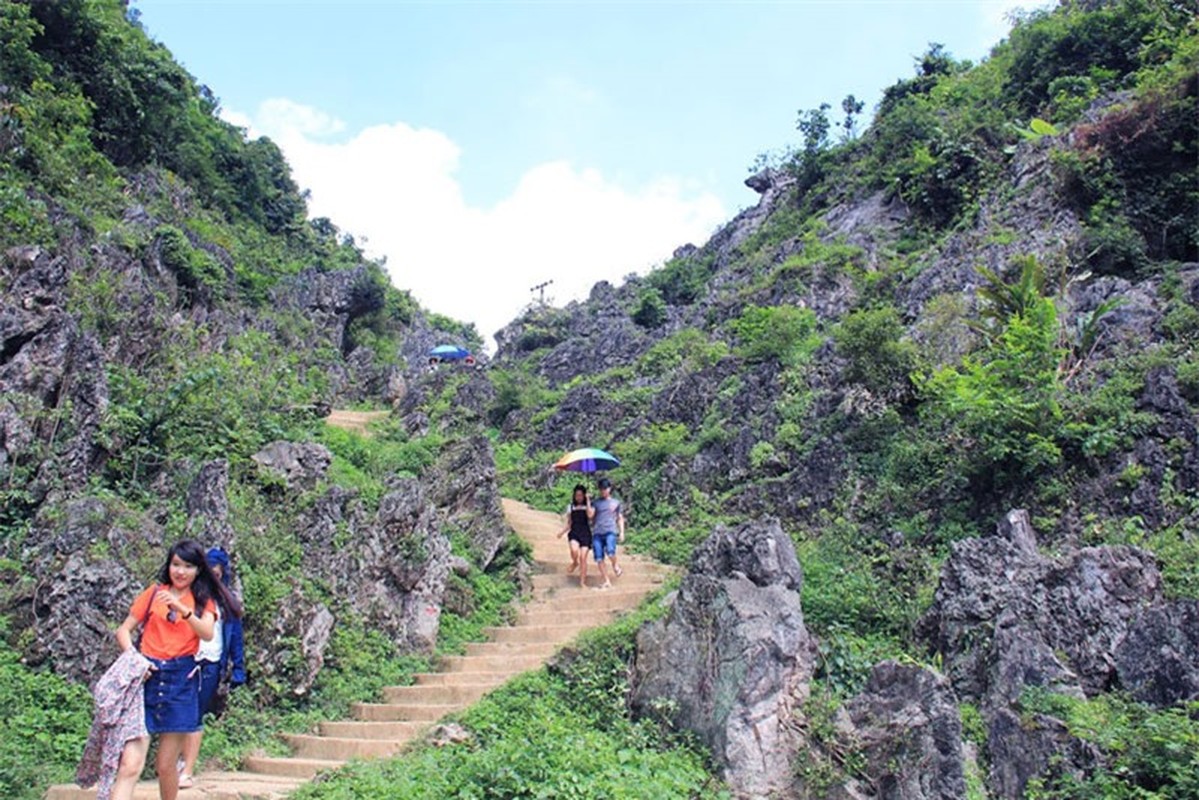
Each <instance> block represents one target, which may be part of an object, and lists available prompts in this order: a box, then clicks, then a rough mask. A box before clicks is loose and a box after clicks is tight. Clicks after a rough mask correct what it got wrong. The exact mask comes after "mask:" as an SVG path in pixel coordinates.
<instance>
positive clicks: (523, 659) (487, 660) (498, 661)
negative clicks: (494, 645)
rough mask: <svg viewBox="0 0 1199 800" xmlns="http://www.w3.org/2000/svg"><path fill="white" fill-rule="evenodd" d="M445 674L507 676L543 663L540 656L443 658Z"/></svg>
mask: <svg viewBox="0 0 1199 800" xmlns="http://www.w3.org/2000/svg"><path fill="white" fill-rule="evenodd" d="M441 662H442V665H443V666H444V667H445V671H446V672H499V671H501V670H507V671H508V674H509V675H515V674H516V673H518V672H525V671H526V670H531V669H537V668H538V667H540V666H541V665H542V664H543V663H544V662H545V658H543V657H542V656H444V657H443V658H442V659H441Z"/></svg>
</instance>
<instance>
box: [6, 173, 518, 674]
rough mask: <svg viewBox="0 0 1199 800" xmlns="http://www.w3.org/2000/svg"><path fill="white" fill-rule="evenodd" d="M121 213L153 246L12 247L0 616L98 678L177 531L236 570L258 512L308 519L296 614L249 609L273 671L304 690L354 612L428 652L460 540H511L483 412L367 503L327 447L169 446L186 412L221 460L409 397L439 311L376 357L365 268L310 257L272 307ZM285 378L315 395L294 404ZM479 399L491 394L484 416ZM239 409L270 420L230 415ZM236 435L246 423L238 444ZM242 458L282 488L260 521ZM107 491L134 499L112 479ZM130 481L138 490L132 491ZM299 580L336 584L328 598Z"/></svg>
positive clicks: (220, 257)
mask: <svg viewBox="0 0 1199 800" xmlns="http://www.w3.org/2000/svg"><path fill="white" fill-rule="evenodd" d="M144 183H145V181H143V182H141V183H139V182H137V181H136V180H134V184H135V185H137V186H139V187H140V189H145V186H144V185H143V184H144ZM190 202H192V201H191V200H189V199H187V198H182V199H180V203H182V204H184V205H186V204H188V203H190ZM122 224H124V225H126V226H127V230H126V231H125V235H126V236H127V237H130V238H137V237H141V238H143V239H144V240H145V246H143V247H140V248H134V247H130V246H128V245H125V244H122V243H120V242H116V241H114V240H106V241H104V242H94V241H91V240H89V239H88V237H87V235H86V234H84V233H83V232H82V231H80V232H79V233H78V235H77V237H76V239H74V240H67V241H65V242H64V243H63V244H62V246H61V247H60V248H58V249H57V250H55V251H53V252H51V251H48V250H45V249H42V248H39V247H33V246H29V247H15V248H11V249H10V250H9V251H8V252H6V253H4V254H3V256H2V257H0V288H2V293H0V398H2V400H0V475H3V480H2V483H3V486H4V488H3V489H2V490H0V492H2V493H3V510H2V511H0V523H3V524H4V526H5V528H4V530H5V535H4V536H3V537H2V538H0V554H2V555H3V556H4V558H5V559H7V560H6V564H7V565H8V566H6V567H4V574H5V575H6V576H7V577H8V578H10V579H11V580H10V581H9V585H8V588H7V589H6V590H5V591H4V592H2V593H0V606H2V607H0V611H3V613H5V614H7V615H9V616H10V617H12V618H14V619H15V620H17V627H18V628H21V629H28V630H29V631H30V637H29V639H28V642H27V646H26V655H27V659H28V662H29V663H31V664H48V665H50V666H52V667H53V668H54V669H55V670H57V671H59V672H60V673H62V674H64V675H67V676H69V677H71V678H74V679H78V680H81V681H89V682H90V681H91V680H93V679H94V678H96V677H97V676H98V675H99V674H100V672H101V671H102V670H103V668H104V667H105V666H106V665H107V664H108V663H110V662H111V658H112V655H113V643H112V641H111V640H112V636H111V630H110V625H111V622H112V620H116V619H120V618H122V617H123V615H124V612H125V610H126V609H127V608H128V604H129V602H130V601H131V600H132V598H133V596H134V595H135V593H136V592H137V591H139V590H140V589H141V588H142V587H144V586H145V585H146V584H147V583H148V582H149V581H150V580H151V577H152V575H154V574H155V573H156V572H157V570H158V568H159V567H160V566H161V564H160V562H159V559H160V558H161V557H162V553H163V552H165V547H166V546H167V545H169V544H170V543H171V542H172V541H174V540H175V539H177V538H179V537H180V536H183V535H190V536H193V537H195V538H198V539H199V540H200V541H201V542H203V543H204V544H205V545H215V544H220V545H223V546H225V547H226V548H228V549H230V551H231V552H232V553H233V554H234V560H235V565H236V563H237V559H238V556H239V550H240V547H241V545H242V544H243V543H242V542H239V541H238V536H237V534H236V532H235V531H236V530H237V529H238V528H239V527H240V529H241V530H243V531H245V530H246V529H247V528H249V527H250V526H251V525H259V526H261V527H262V529H261V530H259V531H256V532H255V535H257V536H270V535H272V534H271V530H273V528H274V526H277V525H279V524H280V521H281V520H287V522H286V523H285V524H286V525H287V526H291V525H294V531H292V534H293V535H294V541H295V542H298V543H300V545H301V546H300V548H299V550H298V551H297V552H300V553H302V554H303V555H302V559H301V563H297V564H295V565H291V566H290V567H288V568H286V569H289V570H290V574H291V575H292V578H293V579H295V580H296V583H295V585H294V586H292V587H290V589H288V590H287V591H283V595H284V598H283V599H281V601H280V602H281V605H280V608H279V609H277V610H276V611H271V610H269V609H255V610H254V613H253V614H252V616H251V623H250V625H249V627H248V630H247V633H248V635H249V637H250V639H251V641H252V646H253V648H254V651H255V654H256V656H255V660H256V662H257V664H258V666H257V669H258V670H259V673H260V677H269V678H272V679H277V680H278V684H277V685H280V686H287V687H288V688H289V691H292V692H295V693H296V694H303V693H305V692H306V691H307V690H308V689H309V688H311V686H312V684H313V681H314V680H315V679H316V676H317V675H318V673H319V671H320V669H321V666H322V663H323V659H324V654H325V652H326V651H327V648H328V646H329V642H330V638H331V635H332V632H333V630H334V627H335V626H336V624H337V623H338V621H339V618H342V617H345V616H346V615H350V616H352V617H353V618H354V619H355V620H357V621H358V622H365V623H367V624H369V625H371V626H372V627H373V628H374V629H376V630H380V631H384V632H386V634H388V635H390V636H391V637H392V638H393V640H394V641H395V642H397V643H398V645H399V647H400V648H401V649H403V650H406V651H410V652H428V651H429V650H431V648H432V647H433V645H434V643H435V641H436V635H437V630H438V621H439V617H440V611H441V606H442V602H443V599H444V596H445V592H446V582H447V576H448V574H449V569H450V567H449V565H450V561H451V558H450V544H449V538H448V536H449V534H450V532H451V531H461V532H464V533H465V534H466V535H467V537H468V538H469V540H470V542H471V544H472V553H471V558H472V560H473V564H474V566H475V567H476V568H480V569H482V568H486V567H487V566H488V565H489V564H490V563H491V562H492V560H493V559H494V558H495V557H496V554H497V553H498V552H499V550H500V548H501V546H502V544H503V542H504V540H505V538H506V527H505V525H504V523H503V517H502V514H501V512H500V507H499V499H498V493H497V490H496V486H495V472H494V467H493V466H492V456H491V451H490V445H489V444H488V443H487V441H486V439H484V438H483V437H482V436H479V435H471V434H472V433H473V432H474V431H476V430H477V425H475V424H474V423H471V427H470V430H455V431H454V432H453V435H451V436H445V437H443V439H442V440H443V441H444V442H445V445H446V446H445V449H444V452H437V453H435V454H434V455H435V458H434V461H435V462H436V463H433V464H430V465H429V466H428V474H425V475H422V478H421V480H419V481H418V480H416V479H414V478H407V479H402V478H396V479H394V480H393V481H392V482H391V483H389V484H388V485H387V486H386V489H385V492H384V493H383V496H382V499H381V500H379V501H377V502H370V503H364V502H363V501H362V499H361V498H360V497H359V495H358V492H356V491H354V490H349V489H345V488H342V487H339V486H337V485H336V483H335V482H333V481H331V480H330V476H329V467H330V464H331V461H332V458H333V456H332V454H331V453H330V451H329V450H328V449H327V448H325V447H323V446H321V445H318V444H315V443H312V442H297V441H288V440H286V439H281V440H278V441H275V442H273V443H270V444H269V445H268V446H266V447H263V448H262V449H261V450H260V451H258V452H257V453H255V452H254V451H253V450H250V451H249V452H246V453H243V454H239V458H238V460H236V462H235V463H234V465H233V467H231V465H230V459H229V458H217V459H215V460H199V459H194V458H180V457H177V456H174V455H170V454H171V453H174V452H177V450H178V449H179V446H178V439H177V438H176V437H178V436H180V435H182V436H191V435H192V433H191V432H190V431H189V430H188V426H199V428H201V429H205V432H204V433H202V434H200V436H201V437H207V438H208V440H209V444H208V445H207V447H206V448H205V447H196V448H194V449H196V450H197V451H203V450H205V449H206V450H207V452H214V451H215V452H219V451H220V449H221V447H222V446H229V447H231V448H233V447H240V448H244V447H245V446H246V444H245V442H244V441H239V440H237V438H236V437H237V436H245V435H246V432H247V431H249V432H252V433H250V437H252V436H254V435H258V434H260V433H261V432H265V431H267V430H271V431H274V432H276V435H278V432H280V431H281V430H282V429H284V428H291V429H292V430H293V431H294V432H296V433H297V434H298V435H299V437H300V438H309V437H310V436H311V431H310V430H309V431H308V432H304V431H303V429H304V427H305V426H310V425H311V424H312V420H313V418H314V417H316V416H319V415H321V414H323V413H325V410H326V409H327V408H328V407H329V406H330V405H332V404H335V403H349V402H359V401H362V400H366V399H370V400H373V401H374V402H376V403H380V404H390V403H397V404H398V403H399V402H400V401H401V400H402V399H403V398H404V396H405V395H406V394H407V391H408V387H409V386H410V385H414V386H418V387H419V386H421V385H422V381H423V380H425V379H426V378H429V377H430V376H427V375H426V374H425V370H426V364H425V358H424V357H423V353H424V351H425V350H426V349H427V346H428V343H429V342H431V341H433V340H434V339H435V337H436V336H437V335H438V334H436V333H435V332H434V331H432V329H430V328H429V326H428V325H427V323H426V322H425V319H424V315H423V312H422V311H420V310H419V309H415V310H413V311H412V313H413V315H414V318H413V321H412V324H411V326H410V330H411V336H410V337H408V338H406V339H405V338H404V337H399V339H398V340H397V341H400V342H401V344H400V345H399V349H400V350H401V351H402V352H401V354H400V357H399V358H397V359H387V360H386V363H380V360H379V358H378V356H377V354H376V352H375V350H373V349H371V348H368V347H365V346H362V345H359V344H355V335H354V331H355V330H356V328H355V326H356V325H360V324H361V321H362V320H363V319H364V318H365V317H369V316H371V315H377V314H378V313H379V312H380V310H381V309H382V307H383V302H384V296H385V292H384V289H383V288H382V287H381V286H380V285H379V282H378V275H377V274H375V272H372V270H371V269H369V268H368V267H367V266H365V265H362V266H359V267H355V268H349V269H341V270H329V269H327V268H323V267H321V266H313V267H312V268H310V269H307V270H304V271H301V272H299V273H298V274H296V275H294V276H292V277H290V278H288V279H285V280H282V281H280V282H278V283H277V284H276V285H275V286H274V287H273V288H272V289H271V293H270V297H269V301H268V302H267V303H265V304H262V305H257V306H256V305H253V304H249V303H243V302H242V301H240V300H239V299H238V297H237V296H236V295H235V293H234V292H233V291H231V290H230V289H229V286H230V285H231V283H232V281H233V280H234V277H235V273H234V267H235V266H236V264H235V261H234V259H233V258H232V256H230V254H229V253H228V252H227V251H225V250H224V249H223V248H222V247H220V246H219V245H217V244H215V243H213V242H211V241H209V240H206V239H205V238H203V237H201V236H199V235H198V234H196V233H195V232H194V231H192V230H190V229H188V230H186V231H184V232H183V233H182V234H178V235H175V234H174V233H171V234H170V235H168V234H165V233H163V232H162V231H163V230H164V228H163V227H162V222H161V220H159V219H157V218H155V217H154V216H153V215H152V214H150V213H149V212H147V211H146V209H145V207H143V206H141V205H140V204H137V203H135V202H133V201H131V205H130V207H129V210H128V213H127V214H126V215H125V219H124V220H123V223H122ZM172 230H174V229H172ZM171 236H175V238H174V239H171ZM172 247H174V248H175V251H172V250H171V248H172ZM188 248H190V249H191V250H190V251H188ZM179 252H184V253H187V252H193V253H202V254H204V256H194V257H195V258H197V259H199V258H202V257H207V258H211V263H212V264H215V265H216V269H218V271H219V272H218V274H217V275H216V277H214V278H213V286H208V285H194V284H192V283H189V278H188V276H187V275H186V274H185V271H181V270H182V269H183V267H181V264H185V262H186V260H185V259H184V257H183V256H180V255H178V253H179ZM190 257H191V256H189V258H190ZM181 259H184V260H181ZM205 263H208V262H205ZM214 287H215V288H214ZM222 287H223V288H222ZM379 324H384V323H379ZM385 324H386V325H390V326H392V328H394V327H395V326H396V325H398V323H397V322H396V321H394V320H392V321H388V322H386V323H385ZM230 353H236V354H237V355H236V356H227V354H230ZM227 358H231V359H234V360H236V359H244V360H243V361H242V362H241V367H244V368H249V371H246V372H242V373H241V374H238V373H237V368H236V367H235V368H230V362H229V361H228V360H226V359H227ZM276 359H277V360H276ZM193 363H195V364H200V365H202V366H193ZM221 370H226V372H222V371H221ZM272 372H273V374H272ZM259 375H266V376H268V377H267V378H266V381H265V382H264V384H263V385H262V386H254V387H253V388H252V390H253V391H254V392H258V391H260V390H261V391H263V394H261V395H259V398H260V400H255V401H254V403H253V404H252V405H254V406H255V407H253V408H251V407H248V406H245V405H240V404H239V403H240V395H239V392H241V391H242V390H243V389H245V388H247V387H246V386H238V385H234V384H237V383H239V382H242V383H247V384H248V383H250V382H252V381H256V380H258V376H259ZM114 380H116V381H118V382H119V385H118V387H117V391H116V394H117V397H116V399H114V396H113V395H114V389H113V385H114V384H113V381H114ZM139 381H142V382H144V386H141V385H140V384H139V383H138V382H139ZM222 382H224V384H223V385H222ZM271 382H273V384H274V387H275V388H274V389H273V390H272V389H271ZM482 385H483V386H486V381H482ZM139 386H140V387H141V388H140V389H139ZM480 386H481V384H480V382H479V381H476V382H475V383H474V384H473V387H474V389H473V390H475V391H476V393H477V390H478V389H479V388H480ZM150 387H156V388H154V389H151V388H150ZM280 387H283V388H282V389H281V388H280ZM139 391H141V392H142V394H139ZM428 391H433V390H432V389H429V390H428ZM469 391H471V390H470V389H468V390H465V391H464V394H465V393H469ZM289 392H290V398H297V397H302V398H304V399H305V400H307V401H308V402H301V403H299V404H296V403H295V400H294V399H286V398H288V397H289V395H288V393H289ZM202 394H207V395H210V396H212V397H213V399H214V400H215V403H214V405H213V407H212V408H207V407H203V406H204V405H205V403H206V402H207V400H206V399H205V398H202V397H201V395H202ZM418 394H420V393H419V392H418ZM426 395H427V392H425V394H424V395H421V396H426ZM481 397H482V398H483V399H480V400H477V401H476V402H475V406H477V407H479V408H484V407H485V404H486V397H487V395H486V394H484V395H481ZM225 398H227V401H226V400H225ZM222 407H224V408H223V409H222ZM230 408H235V409H237V411H236V414H243V415H244V414H248V415H253V416H254V418H253V419H246V418H240V419H239V418H233V417H227V418H226V419H225V421H224V422H214V420H217V419H220V418H221V415H222V414H231V413H233V412H230V411H229V410H228V409H230ZM185 415H186V416H185ZM293 423H296V424H293ZM206 426H207V427H206ZM231 428H237V429H238V430H240V431H241V432H240V433H237V434H233V438H230V429H231ZM193 441H194V440H193ZM222 455H229V454H222ZM251 455H252V458H251V457H250V456H251ZM255 463H256V464H257V465H258V467H257V468H258V470H259V471H258V472H257V473H255V472H254V470H253V469H252V465H254V464H255ZM231 469H233V470H235V471H236V473H237V474H236V482H237V483H238V484H239V486H238V491H239V492H242V494H241V497H242V498H243V500H242V502H243V504H244V502H245V498H246V497H247V496H252V495H253V494H254V493H256V492H266V493H271V492H273V493H275V495H274V496H273V500H274V502H276V503H277V507H276V508H275V509H273V510H272V511H269V512H267V513H266V514H265V515H264V516H263V517H262V518H259V519H257V520H256V521H255V522H253V523H251V522H249V521H247V520H246V519H244V518H240V519H239V518H237V517H235V516H234V513H235V512H234V511H233V510H231V503H230V484H231ZM125 482H128V484H126V483H125ZM112 483H120V484H121V486H120V488H121V491H120V492H117V493H114V492H113V491H111V488H109V489H108V490H98V489H97V487H109V486H110V485H111V484H112ZM130 486H132V487H133V489H134V491H133V492H132V494H133V495H135V496H136V497H137V498H139V499H138V500H137V502H130V500H129V497H128V496H122V494H125V495H128V494H130V492H129V491H128V490H129V489H130ZM247 489H249V491H250V495H246V494H244V492H245V491H246V490H247ZM376 506H377V507H376ZM180 512H182V515H183V518H182V519H181V518H180V516H179V514H180ZM241 513H243V514H244V513H245V509H244V508H243V509H242V512H241ZM271 514H274V516H273V517H272V516H271ZM13 531H19V532H20V534H21V535H13V534H12V532H13ZM249 549H252V548H248V550H249ZM16 565H20V567H19V568H18V567H17V566H16ZM301 576H303V580H302V581H301V580H300V578H301ZM303 582H316V584H319V585H321V586H322V587H323V590H322V591H323V592H324V593H325V594H324V598H325V599H317V598H316V597H314V596H313V594H312V593H311V592H305V591H304V590H303V588H302V583H303ZM281 591H282V590H281ZM329 598H333V599H329ZM296 642H299V643H301V646H300V649H299V651H298V652H297V651H296V650H295V649H294V647H293V645H294V643H296Z"/></svg>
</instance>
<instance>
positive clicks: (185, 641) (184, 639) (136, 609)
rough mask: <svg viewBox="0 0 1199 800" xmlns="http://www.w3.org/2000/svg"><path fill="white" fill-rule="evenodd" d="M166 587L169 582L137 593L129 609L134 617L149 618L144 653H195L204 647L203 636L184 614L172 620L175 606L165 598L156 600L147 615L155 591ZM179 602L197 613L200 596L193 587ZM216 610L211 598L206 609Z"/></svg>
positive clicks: (172, 655)
mask: <svg viewBox="0 0 1199 800" xmlns="http://www.w3.org/2000/svg"><path fill="white" fill-rule="evenodd" d="M164 586H165V584H161V583H156V584H154V585H153V586H151V587H150V588H149V589H146V590H145V591H144V592H142V593H141V594H139V595H138V596H137V599H136V600H134V601H133V605H132V606H131V607H130V609H129V614H130V615H131V616H133V617H136V618H137V619H138V620H141V619H143V618H145V619H146V626H145V628H144V629H143V630H142V646H141V651H142V654H143V655H147V656H149V657H150V658H159V659H167V658H178V657H179V656H190V655H195V653H196V651H197V650H198V649H200V637H199V636H197V635H196V632H195V631H193V630H192V626H191V624H190V623H189V622H188V621H187V620H185V619H183V616H182V615H179V616H178V618H177V619H176V620H175V621H174V622H171V621H170V620H168V619H167V613H168V612H169V611H170V610H171V609H170V606H168V605H167V604H166V603H165V602H164V601H160V600H154V604H153V605H152V606H151V607H150V616H149V618H146V604H147V603H149V602H150V601H151V599H152V598H153V597H154V593H155V592H157V591H158V590H159V589H161V588H164ZM179 602H180V603H182V604H183V606H184V607H186V608H190V609H191V610H192V611H193V613H194V612H195V610H196V599H195V597H193V596H192V592H191V589H188V590H187V591H186V592H184V593H183V594H182V595H180V597H179ZM215 610H216V605H215V604H214V603H213V602H212V600H209V601H208V605H207V606H205V608H204V611H205V613H209V612H211V613H216V611H215Z"/></svg>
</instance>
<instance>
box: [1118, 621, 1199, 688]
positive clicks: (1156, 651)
mask: <svg viewBox="0 0 1199 800" xmlns="http://www.w3.org/2000/svg"><path fill="white" fill-rule="evenodd" d="M1116 672H1117V673H1118V674H1119V676H1120V685H1121V686H1122V687H1123V688H1124V689H1126V690H1127V691H1129V692H1130V693H1131V694H1132V696H1133V697H1135V698H1136V699H1137V700H1140V701H1141V702H1143V703H1152V704H1153V705H1155V706H1169V705H1173V704H1175V703H1181V702H1186V701H1190V700H1199V601H1197V600H1175V601H1173V602H1170V603H1164V604H1162V605H1159V606H1154V607H1152V608H1147V609H1145V610H1144V611H1142V612H1141V613H1140V614H1138V615H1137V616H1136V617H1135V618H1134V619H1133V620H1132V624H1130V625H1129V627H1128V631H1127V633H1126V634H1125V636H1124V639H1123V640H1122V641H1121V642H1120V643H1119V644H1118V645H1117V647H1116Z"/></svg>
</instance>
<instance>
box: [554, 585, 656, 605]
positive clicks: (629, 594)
mask: <svg viewBox="0 0 1199 800" xmlns="http://www.w3.org/2000/svg"><path fill="white" fill-rule="evenodd" d="M537 599H538V600H542V601H548V602H551V603H553V602H565V603H575V604H578V605H580V606H585V607H587V608H589V609H591V610H592V611H627V610H628V609H631V608H636V607H637V606H639V605H641V601H642V600H644V599H645V592H642V591H626V590H624V589H623V588H621V587H616V586H613V587H612V588H611V589H590V588H588V589H580V588H579V587H578V586H574V585H566V586H560V587H555V588H552V589H547V590H544V591H543V593H542V595H541V596H540V597H539V598H537Z"/></svg>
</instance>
